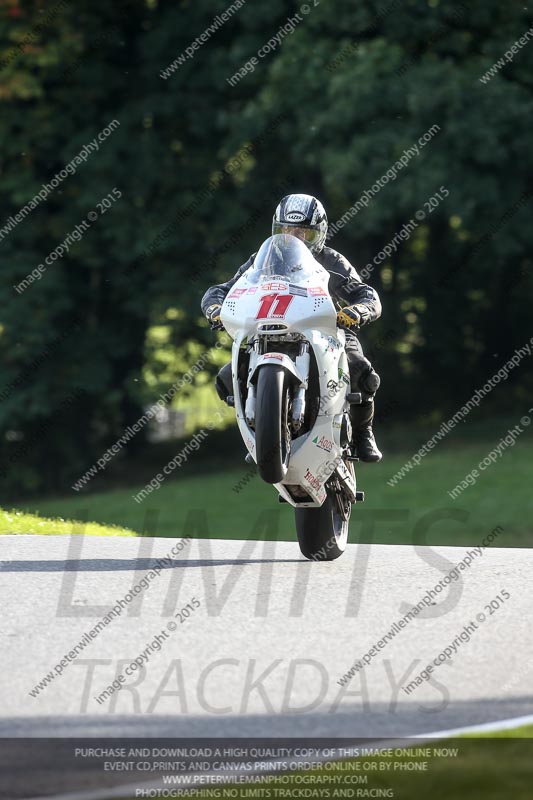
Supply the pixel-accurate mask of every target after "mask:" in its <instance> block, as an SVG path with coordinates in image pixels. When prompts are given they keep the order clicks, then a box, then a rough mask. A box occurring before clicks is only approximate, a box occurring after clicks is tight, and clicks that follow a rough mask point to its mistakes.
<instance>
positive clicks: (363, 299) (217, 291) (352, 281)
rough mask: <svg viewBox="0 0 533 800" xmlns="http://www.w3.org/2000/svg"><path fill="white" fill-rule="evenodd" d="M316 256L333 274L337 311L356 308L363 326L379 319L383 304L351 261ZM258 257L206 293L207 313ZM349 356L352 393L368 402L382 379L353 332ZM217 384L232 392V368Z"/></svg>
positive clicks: (327, 253) (325, 252) (332, 254)
mask: <svg viewBox="0 0 533 800" xmlns="http://www.w3.org/2000/svg"><path fill="white" fill-rule="evenodd" d="M313 255H314V258H315V259H316V260H317V261H318V263H319V264H320V265H321V266H323V267H324V268H325V269H327V271H328V272H329V273H330V280H329V291H330V294H331V298H332V300H333V302H334V303H335V305H336V306H337V308H338V309H340V308H343V307H344V306H348V305H350V306H351V305H357V310H358V311H359V313H360V314H361V325H366V324H367V323H369V322H373V321H374V320H376V319H379V317H380V316H381V302H380V299H379V296H378V293H377V292H376V291H375V289H372V287H371V286H368V285H367V284H366V283H363V282H362V280H361V278H360V277H359V275H358V274H357V271H356V270H355V269H354V267H352V265H351V264H350V262H349V261H348V259H346V258H345V257H344V256H343V255H341V254H340V253H338V252H337V251H336V250H333V248H331V247H324V248H323V249H322V251H321V252H320V253H314V254H313ZM255 256H256V253H254V254H253V255H251V256H250V258H249V259H248V261H246V262H245V263H244V264H243V265H242V266H241V267H239V269H238V270H237V272H236V273H235V275H234V276H233V278H231V280H229V281H226V283H219V284H217V285H216V286H211V288H210V289H208V290H207V292H206V293H205V294H204V296H203V298H202V311H203V312H204V313H205V311H206V309H207V308H208V307H209V306H210V305H212V304H213V303H220V305H222V303H223V302H224V299H225V297H226V295H227V294H228V292H229V291H230V289H231V288H232V286H233V285H234V284H235V283H236V282H237V280H238V279H239V278H240V277H241V275H242V274H243V273H244V272H246V270H247V269H249V268H250V267H251V266H252V264H253V261H254V258H255ZM346 355H347V358H348V364H349V367H350V380H351V389H352V392H357V391H359V392H362V393H363V395H364V396H365V397H366V398H368V400H371V399H372V398H373V396H374V394H375V392H376V390H377V388H378V386H379V376H378V375H377V373H376V372H375V370H374V369H373V367H372V364H371V363H370V361H369V360H368V359H367V358H366V357H365V355H364V353H363V348H362V347H361V343H360V342H359V339H358V338H357V336H356V335H355V334H354V333H352V332H350V331H346ZM228 367H229V369H228ZM218 381H219V387H220V382H221V383H222V384H223V386H224V387H225V389H226V390H227V394H232V393H233V388H232V383H231V365H229V364H227V365H226V366H225V367H222V369H221V371H220V373H219V378H218ZM220 388H222V387H220Z"/></svg>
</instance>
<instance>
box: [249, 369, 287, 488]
mask: <svg viewBox="0 0 533 800" xmlns="http://www.w3.org/2000/svg"><path fill="white" fill-rule="evenodd" d="M288 413H289V382H288V380H287V376H286V372H285V370H284V369H283V367H280V366H278V365H277V364H268V365H266V366H262V367H260V369H259V374H258V376H257V386H256V401H255V447H256V458H257V469H258V471H259V475H260V476H261V478H262V479H263V480H264V481H265V482H266V483H280V482H281V481H282V480H283V479H284V478H285V476H286V474H287V468H288V465H289V456H290V434H289V429H288Z"/></svg>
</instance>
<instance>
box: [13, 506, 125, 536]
mask: <svg viewBox="0 0 533 800" xmlns="http://www.w3.org/2000/svg"><path fill="white" fill-rule="evenodd" d="M21 533H38V534H40V535H46V536H57V535H68V536H70V535H71V534H72V533H84V534H86V535H87V536H137V533H136V532H135V531H131V530H128V529H127V528H121V527H119V526H117V525H100V524H98V523H97V522H87V523H84V522H79V521H74V520H68V519H62V518H56V519H52V518H46V517H39V516H37V515H36V514H26V513H23V512H22V511H15V510H12V511H7V510H4V509H1V508H0V535H1V534H21Z"/></svg>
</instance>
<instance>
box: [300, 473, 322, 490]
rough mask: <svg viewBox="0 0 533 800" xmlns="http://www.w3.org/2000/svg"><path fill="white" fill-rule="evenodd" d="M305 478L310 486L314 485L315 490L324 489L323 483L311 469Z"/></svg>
mask: <svg viewBox="0 0 533 800" xmlns="http://www.w3.org/2000/svg"><path fill="white" fill-rule="evenodd" d="M304 480H306V481H307V483H308V484H309V486H312V487H313V489H315V491H317V492H319V491H320V490H321V489H322V483H321V482H320V481H319V479H318V478H317V477H316V475H313V473H312V472H311V470H309V469H308V470H307V472H306V473H305V475H304Z"/></svg>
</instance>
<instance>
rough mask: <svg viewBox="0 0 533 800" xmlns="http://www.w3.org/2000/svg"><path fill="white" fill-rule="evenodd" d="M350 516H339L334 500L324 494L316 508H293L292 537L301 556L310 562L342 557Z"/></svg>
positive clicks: (329, 495)
mask: <svg viewBox="0 0 533 800" xmlns="http://www.w3.org/2000/svg"><path fill="white" fill-rule="evenodd" d="M350 512H351V508H350V510H349V511H348V514H347V519H343V518H342V516H341V514H340V513H339V509H338V507H337V503H336V502H335V498H334V497H333V495H332V494H331V493H330V492H329V491H328V496H327V497H326V499H325V501H324V503H323V505H321V506H320V508H295V509H294V516H295V519H296V533H297V535H298V544H299V545H300V550H301V552H302V555H303V556H305V557H306V558H309V559H310V560H311V561H334V560H335V559H336V558H338V557H339V556H342V554H343V553H344V551H345V549H346V544H347V542H348V527H349V524H350Z"/></svg>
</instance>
